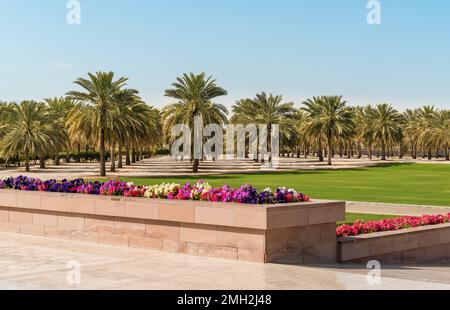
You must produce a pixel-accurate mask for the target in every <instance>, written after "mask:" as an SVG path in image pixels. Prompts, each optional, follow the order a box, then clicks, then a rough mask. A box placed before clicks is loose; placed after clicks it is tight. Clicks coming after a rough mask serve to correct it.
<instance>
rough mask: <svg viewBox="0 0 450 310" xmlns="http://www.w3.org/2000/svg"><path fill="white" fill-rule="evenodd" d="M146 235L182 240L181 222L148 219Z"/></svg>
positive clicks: (154, 237) (155, 237)
mask: <svg viewBox="0 0 450 310" xmlns="http://www.w3.org/2000/svg"><path fill="white" fill-rule="evenodd" d="M145 231H146V236H147V237H149V238H153V239H162V240H172V241H179V240H180V224H179V223H173V222H163V221H147V222H146V225H145Z"/></svg>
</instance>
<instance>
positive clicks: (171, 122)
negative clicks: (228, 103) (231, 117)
mask: <svg viewBox="0 0 450 310" xmlns="http://www.w3.org/2000/svg"><path fill="white" fill-rule="evenodd" d="M165 95H166V96H167V97H170V98H174V99H176V100H177V102H176V103H173V104H170V105H168V106H166V107H165V108H164V109H163V111H162V117H163V120H164V132H165V133H166V136H170V132H171V129H172V128H173V126H175V125H177V124H186V125H189V127H190V128H191V129H192V128H193V125H194V119H195V117H196V116H200V117H201V118H202V120H203V122H204V123H206V124H219V125H223V124H226V123H227V114H228V111H227V109H226V108H225V106H223V105H221V104H217V103H214V102H213V100H214V99H215V98H217V97H221V96H225V95H227V91H226V90H225V89H223V88H221V87H219V86H218V85H217V83H216V80H215V79H213V78H212V76H210V77H206V74H205V73H201V74H198V75H195V74H193V73H189V74H187V73H185V74H183V76H181V77H178V78H177V80H176V82H174V83H173V84H172V88H170V89H167V90H166V93H165ZM193 157H194V150H193V148H191V160H193V169H192V170H193V172H194V173H197V172H198V169H199V164H200V160H199V159H198V158H193Z"/></svg>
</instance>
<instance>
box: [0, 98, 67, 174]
mask: <svg viewBox="0 0 450 310" xmlns="http://www.w3.org/2000/svg"><path fill="white" fill-rule="evenodd" d="M54 129H55V128H54V127H53V124H52V120H51V118H49V114H48V111H47V109H46V106H45V104H43V103H38V102H35V101H23V102H21V103H20V104H14V105H12V106H11V111H10V115H9V117H8V128H7V130H6V134H5V136H4V137H3V139H2V142H1V148H2V155H3V156H5V157H6V158H11V157H14V156H16V155H18V154H19V155H20V156H22V157H23V158H24V160H25V170H26V171H27V172H29V171H30V158H32V157H34V156H41V155H42V154H46V153H47V152H48V150H52V149H54V148H55V146H57V143H58V140H59V136H60V133H59V132H55V130H54Z"/></svg>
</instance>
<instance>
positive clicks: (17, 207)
mask: <svg viewBox="0 0 450 310" xmlns="http://www.w3.org/2000/svg"><path fill="white" fill-rule="evenodd" d="M344 218H345V203H344V202H333V201H314V202H309V203H295V204H288V205H285V204H283V205H267V206H253V205H242V204H233V203H212V202H201V201H171V200H158V199H146V198H124V197H106V196H93V195H77V194H61V193H45V192H26V191H14V190H0V230H4V231H10V232H18V233H26V234H33V235H42V236H49V237H60V238H66V239H72V240H77V241H88V242H96V243H103V244H111V245H118V246H127V247H137V248H150V249H156V250H162V251H167V252H177V253H185V254H191V255H198V256H212V257H220V258H228V259H234V260H244V261H255V262H296V263H325V262H336V261H337V255H336V254H337V243H336V222H337V221H342V220H344Z"/></svg>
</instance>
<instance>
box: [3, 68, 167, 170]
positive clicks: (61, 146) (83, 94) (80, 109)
mask: <svg viewBox="0 0 450 310" xmlns="http://www.w3.org/2000/svg"><path fill="white" fill-rule="evenodd" d="M126 82H127V79H126V78H119V79H117V80H115V79H114V73H112V72H97V73H96V74H89V78H88V79H84V78H80V79H78V80H77V81H75V84H77V85H78V86H80V88H81V90H80V91H71V92H68V93H67V94H66V97H61V98H53V99H45V100H44V101H43V102H36V101H23V102H21V103H20V104H16V103H0V121H1V125H0V156H2V157H5V158H6V159H9V158H13V157H16V156H19V157H20V158H21V159H22V160H23V161H24V162H25V169H26V171H30V159H31V158H33V157H35V156H39V159H40V167H41V168H45V158H46V157H47V156H52V157H54V158H55V163H56V164H57V165H58V164H59V154H60V153H61V152H69V151H70V150H72V149H74V148H77V149H78V151H80V148H81V147H82V146H83V147H84V148H85V149H90V148H91V149H97V150H98V151H99V152H100V175H101V176H106V155H105V154H106V151H107V150H110V151H111V171H112V172H114V171H116V156H115V154H116V152H118V168H122V167H123V152H125V155H126V165H130V164H131V162H132V161H135V160H139V158H140V157H141V154H142V151H143V150H145V149H150V148H152V147H155V146H158V145H160V144H161V131H162V126H161V121H160V119H161V117H160V113H159V111H158V110H157V109H155V108H153V107H151V106H149V105H147V104H145V103H144V102H143V101H142V99H141V98H140V97H139V94H138V91H137V90H134V89H129V88H126ZM130 152H131V153H132V154H131V156H132V157H130ZM131 158H132V159H131Z"/></svg>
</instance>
